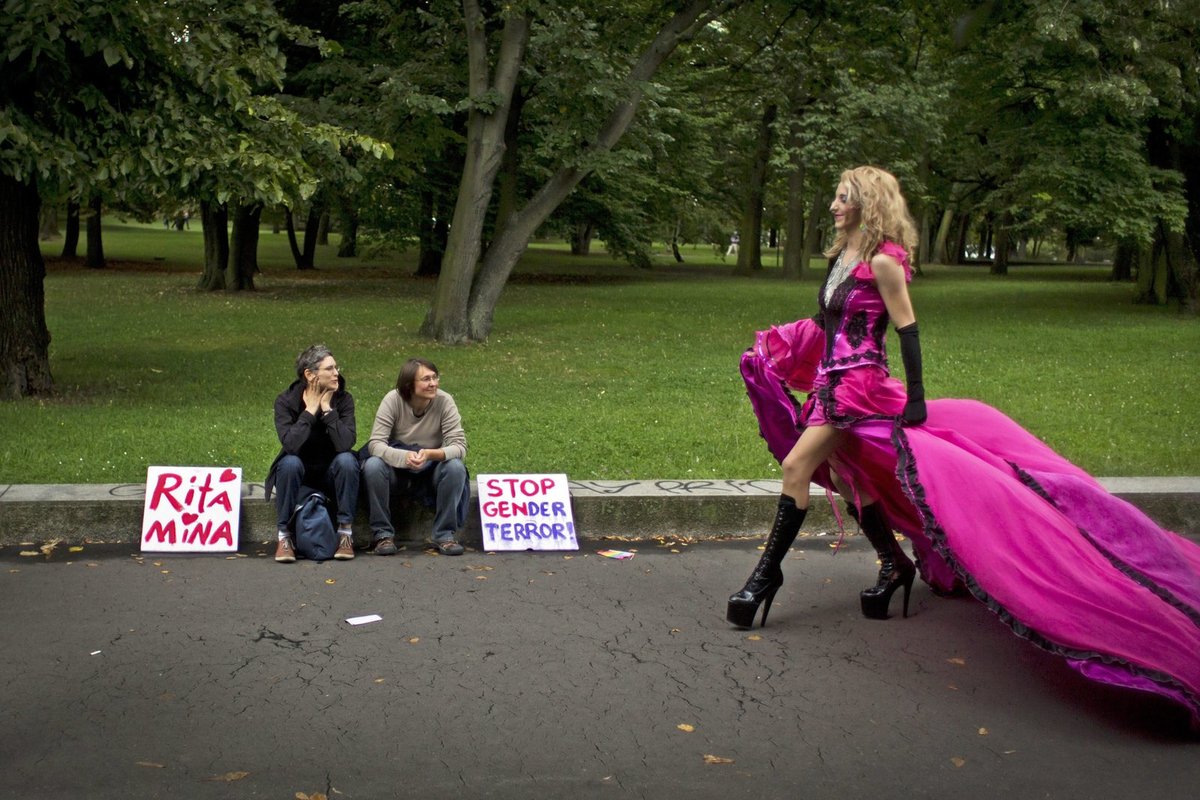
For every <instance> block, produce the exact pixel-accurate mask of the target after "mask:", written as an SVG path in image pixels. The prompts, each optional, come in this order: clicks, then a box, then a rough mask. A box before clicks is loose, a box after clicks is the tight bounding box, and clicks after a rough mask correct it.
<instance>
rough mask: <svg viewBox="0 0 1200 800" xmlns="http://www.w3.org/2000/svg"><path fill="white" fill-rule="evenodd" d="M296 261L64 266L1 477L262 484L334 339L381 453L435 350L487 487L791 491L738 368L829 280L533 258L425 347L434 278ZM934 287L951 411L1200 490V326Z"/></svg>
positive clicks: (933, 328)
mask: <svg viewBox="0 0 1200 800" xmlns="http://www.w3.org/2000/svg"><path fill="white" fill-rule="evenodd" d="M59 246H60V245H59V243H57V242H50V243H48V244H47V254H48V255H53V254H56V252H57V248H58V247H59ZM286 247H287V245H286V238H285V237H284V236H283V235H278V236H274V235H271V234H270V232H269V231H266V230H264V233H263V240H262V247H261V253H260V261H261V264H262V267H263V274H262V275H260V276H259V278H258V281H257V283H258V291H255V292H246V293H240V294H227V293H220V292H218V293H202V292H198V291H196V290H195V289H194V286H195V284H196V281H197V278H198V274H199V264H200V260H201V252H202V251H201V238H200V233H199V231H198V230H192V231H187V232H176V231H167V230H163V229H161V228H157V229H156V228H155V227H154V226H118V225H113V226H108V227H106V230H105V248H106V253H107V255H108V257H109V258H110V259H112V260H113V261H114V263H113V265H112V266H111V267H110V268H109V269H106V270H85V269H82V268H81V267H78V266H71V265H65V264H62V263H56V262H54V261H53V260H52V261H51V263H50V266H49V274H48V276H47V279H46V295H47V301H46V307H47V316H48V320H49V326H50V330H51V333H52V336H53V343H52V346H51V367H52V370H53V373H54V378H55V381H56V383H57V386H58V389H59V394H58V396H56V397H53V398H48V399H37V400H26V401H21V402H16V403H4V404H0V429H2V430H3V431H4V435H3V439H2V444H0V483H117V482H141V481H143V480H144V479H145V469H146V467H147V466H148V465H152V464H180V465H182V464H194V465H208V464H228V465H238V466H241V467H243V469H244V473H245V475H246V478H247V479H249V480H261V479H262V478H263V477H264V476H265V473H266V470H267V467H268V465H269V464H270V462H271V459H272V458H273V457H274V455H275V453H276V451H277V447H278V443H277V440H276V438H275V432H274V429H273V426H272V415H271V407H272V402H273V400H274V398H275V395H276V394H277V393H278V392H279V391H281V390H282V389H283V388H284V387H285V386H287V384H288V383H290V381H291V380H292V378H293V377H294V371H293V366H292V365H293V360H294V358H295V355H296V353H298V352H299V351H300V350H301V349H302V348H303V347H305V346H306V345H308V344H309V343H311V342H313V341H324V342H326V343H328V344H329V345H330V346H331V347H332V348H333V350H334V352H335V354H336V355H337V358H338V361H339V363H340V364H342V365H343V366H344V368H345V375H346V378H347V381H348V383H349V388H350V390H351V391H352V392H353V394H354V396H355V399H356V401H357V403H358V431H359V438H358V441H359V444H362V443H364V442H365V441H366V437H367V435H368V433H369V431H370V427H371V422H372V419H373V417H374V412H375V408H376V405H377V404H378V402H379V399H380V398H381V397H382V396H383V394H384V393H385V392H386V391H387V390H388V389H389V388H391V386H392V385H393V383H394V381H395V377H396V372H397V371H398V369H399V366H400V364H401V362H402V361H403V360H404V359H405V358H407V357H409V356H412V355H424V356H426V357H428V358H431V359H432V360H433V361H434V362H436V363H437V364H438V366H439V368H440V369H441V371H442V374H443V378H444V380H443V388H444V389H445V390H446V391H448V392H450V393H451V394H453V395H454V396H455V398H456V399H457V401H458V404H459V407H460V409H461V410H462V413H463V417H464V420H465V424H466V428H467V435H468V439H469V442H470V446H471V452H470V455H469V459H468V460H469V463H470V465H471V467H472V470H473V471H474V472H475V473H480V472H565V473H567V474H568V475H570V476H571V477H572V478H576V479H648V478H679V479H687V478H691V479H705V478H755V477H767V476H777V475H778V466H777V465H776V464H775V463H774V462H773V460H772V459H771V457H770V455H769V454H768V453H767V450H766V447H765V445H764V443H763V442H762V440H761V439H760V438H759V436H758V431H757V426H756V423H755V420H754V416H753V414H752V413H751V411H750V407H749V403H748V401H747V399H746V396H745V390H744V388H743V386H742V382H741V378H740V375H739V374H738V359H739V356H740V354H741V352H742V350H744V349H745V348H746V347H747V346H748V345H749V344H750V343H751V341H752V339H753V335H754V331H755V330H757V329H759V328H761V327H764V326H766V325H767V324H770V323H777V322H784V321H788V320H791V319H795V318H797V317H800V316H804V315H808V314H811V313H812V311H813V310H814V309H815V293H816V285H817V278H818V276H819V270H817V269H814V270H812V274H811V279H810V280H809V281H808V282H807V283H798V284H797V283H785V282H782V281H781V280H779V279H778V278H777V277H774V274H775V272H776V271H775V270H774V269H768V270H767V271H766V274H765V275H763V276H757V277H754V278H739V277H736V276H734V275H733V270H732V264H730V263H725V264H722V263H721V262H720V261H719V259H717V258H715V257H714V255H713V253H712V251H711V249H708V248H700V249H696V250H693V251H691V252H690V253H689V254H688V259H689V261H688V263H687V264H685V265H679V266H677V265H675V264H674V263H673V262H672V261H671V260H670V259H668V258H666V257H663V258H662V260H661V262H660V265H659V266H657V267H656V268H655V269H654V270H652V271H639V270H634V269H631V268H629V267H627V266H625V265H623V264H620V263H617V262H614V261H613V260H611V259H609V258H608V257H606V256H603V255H596V256H591V257H588V258H586V259H579V258H572V257H571V256H569V255H568V254H566V253H565V252H564V251H563V250H562V249H561V248H553V247H549V248H536V249H534V250H532V251H531V252H530V253H529V254H528V255H527V257H526V258H525V259H524V260H523V262H522V264H521V266H520V267H519V269H518V273H517V274H516V275H514V278H513V280H512V281H511V282H510V285H509V286H508V288H507V289H506V290H505V293H504V296H503V298H502V299H501V303H500V306H499V308H498V309H497V312H496V320H495V328H494V331H493V334H492V337H491V338H490V339H489V341H488V342H487V343H485V344H476V345H470V346H464V347H444V346H440V345H435V344H432V343H430V342H428V341H425V340H423V339H421V338H420V337H419V336H418V335H417V331H418V329H419V327H420V324H421V321H422V319H423V317H424V314H425V311H426V309H427V307H428V301H429V297H430V295H431V293H432V291H433V288H434V283H433V281H429V280H418V279H415V278H413V277H411V273H412V264H411V260H412V254H408V255H405V256H401V257H399V258H394V257H390V258H386V259H384V258H374V259H349V260H347V259H336V258H335V257H334V249H333V248H322V249H321V250H320V252H319V254H318V258H317V263H318V267H319V269H317V270H314V271H305V272H300V271H297V270H295V269H294V268H293V267H291V266H290V263H291V262H290V257H289V256H288V254H287V250H286ZM127 259H128V260H130V261H133V260H136V261H138V262H141V263H139V264H136V265H135V264H129V263H124V262H125V260H127ZM767 262H768V263H769V264H774V263H775V261H774V258H773V256H772V257H768V259H767ZM912 293H913V298H914V302H915V304H916V307H917V314H918V317H919V318H920V321H921V331H922V345H923V347H924V351H925V372H926V375H925V383H926V387H927V392H928V394H929V396H931V397H949V396H954V397H973V398H977V399H980V400H983V401H985V402H988V403H991V404H992V405H995V406H996V407H998V408H1000V409H1001V410H1003V411H1005V412H1006V413H1008V414H1009V415H1011V416H1013V417H1014V418H1015V419H1017V420H1018V421H1019V422H1021V423H1022V424H1023V425H1025V426H1026V427H1027V428H1029V429H1030V430H1032V431H1033V432H1035V433H1036V434H1037V435H1039V436H1041V437H1042V438H1043V439H1045V440H1046V441H1047V442H1048V443H1049V444H1050V445H1051V446H1053V447H1054V448H1056V449H1057V450H1059V451H1060V452H1062V453H1063V454H1064V455H1066V456H1068V457H1069V458H1071V459H1072V460H1074V461H1075V462H1076V463H1078V464H1080V465H1081V466H1083V467H1084V468H1086V469H1088V470H1089V471H1091V472H1092V473H1093V474H1097V475H1195V474H1200V433H1197V431H1200V403H1197V402H1196V397H1197V396H1200V374H1198V371H1197V369H1196V363H1197V357H1198V356H1200V324H1198V323H1197V322H1196V320H1194V319H1190V318H1185V317H1181V316H1180V315H1178V314H1177V313H1175V312H1174V311H1168V310H1164V309H1155V308H1147V307H1139V306H1134V305H1132V304H1131V303H1130V297H1131V294H1132V287H1130V286H1128V285H1114V284H1111V283H1109V282H1108V281H1107V270H1105V269H1103V268H1055V267H1020V268H1016V269H1014V270H1013V274H1011V275H1009V276H1008V277H1007V278H993V277H990V276H988V275H987V274H986V271H985V270H984V269H981V268H962V267H960V268H954V269H950V268H940V267H933V268H929V269H927V274H926V276H924V277H922V278H920V279H918V280H917V281H916V282H915V283H914V284H913V289H912ZM891 348H892V350H893V352H895V351H896V349H897V348H896V344H895V337H894V334H892V343H891ZM896 361H898V359H896ZM896 366H897V368H898V366H899V365H898V364H897V365H896ZM897 371H898V370H897Z"/></svg>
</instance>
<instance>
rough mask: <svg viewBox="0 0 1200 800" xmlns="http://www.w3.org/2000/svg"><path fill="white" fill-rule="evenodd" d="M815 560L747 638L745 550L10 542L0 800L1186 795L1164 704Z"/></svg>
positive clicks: (1193, 760)
mask: <svg viewBox="0 0 1200 800" xmlns="http://www.w3.org/2000/svg"><path fill="white" fill-rule="evenodd" d="M829 541H830V540H828V539H807V540H802V541H801V542H800V543H798V545H797V547H796V548H795V549H794V550H793V552H792V554H791V555H790V556H789V558H788V560H787V561H786V562H785V564H784V569H785V576H786V582H785V584H784V587H783V589H782V590H781V591H780V593H779V596H778V597H777V598H776V601H775V606H774V607H773V608H772V610H771V616H770V620H769V622H768V626H767V627H766V628H756V629H754V631H752V632H748V631H739V630H736V629H733V628H731V627H730V626H729V625H728V624H727V623H725V621H724V606H725V598H726V597H727V596H728V594H729V593H730V592H731V591H733V590H735V589H738V588H740V586H741V583H742V581H743V580H744V579H745V577H746V575H747V574H748V573H749V571H750V569H751V567H752V566H753V563H754V561H755V559H756V558H757V555H758V553H757V551H756V550H755V545H754V543H751V542H728V543H708V542H706V543H703V544H692V545H683V544H679V543H667V544H663V543H640V544H637V545H630V544H625V545H620V544H618V545H616V546H617V547H624V548H626V549H632V548H636V549H637V555H636V557H634V558H633V559H630V560H627V561H615V560H611V559H607V558H603V557H601V556H599V555H597V554H596V552H595V550H596V549H598V548H600V547H604V546H606V543H596V542H585V543H583V546H584V548H585V549H582V550H580V551H579V552H578V553H575V554H570V555H569V556H568V555H567V554H561V553H542V554H534V553H516V554H501V555H487V554H483V553H478V552H472V551H468V552H467V554H466V555H465V556H463V557H458V558H448V557H440V556H437V555H433V554H430V553H427V552H424V551H421V550H413V549H411V547H410V549H408V550H405V551H402V552H401V553H400V554H399V555H397V556H394V557H391V558H379V557H372V556H369V555H365V554H360V556H359V557H358V558H356V559H355V560H354V561H350V562H333V561H330V562H326V563H323V564H316V563H311V562H304V561H301V562H298V563H296V564H293V565H280V564H276V563H274V561H272V560H271V559H270V558H269V555H268V552H267V550H266V549H265V548H251V549H249V550H247V551H246V552H244V553H243V554H241V556H240V557H231V558H228V559H226V558H222V557H213V556H205V557H181V556H175V557H154V556H150V555H147V556H145V557H142V556H140V555H139V554H137V553H134V552H132V551H131V548H130V547H129V546H128V545H105V546H97V545H89V546H86V547H85V548H84V549H83V550H82V551H80V552H69V551H66V549H65V547H61V546H60V547H59V548H57V549H56V550H55V551H54V552H53V554H52V555H51V557H49V558H46V557H44V556H41V555H38V556H35V557H30V556H21V555H20V554H19V551H20V550H21V548H5V549H3V550H0V637H2V638H0V664H2V669H0V676H2V678H0V685H2V686H3V689H2V691H0V715H2V719H3V723H2V727H0V764H2V765H3V769H0V796H4V797H22V798H35V799H40V798H46V799H47V800H49V799H51V798H89V799H94V798H122V800H128V799H129V798H243V797H245V798H251V797H253V798H280V799H281V800H290V799H291V798H294V797H297V796H299V795H307V796H310V797H311V796H313V795H314V794H317V793H321V794H325V795H326V796H327V797H329V798H346V799H350V798H407V797H433V798H442V797H454V798H505V799H507V798H514V799H515V798H560V797H570V798H572V800H579V799H580V798H593V797H594V798H670V797H678V798H683V797H687V798H722V799H724V798H782V797H804V798H861V797H868V796H875V795H879V796H890V795H896V796H903V797H910V798H952V797H969V798H972V800H986V799H987V798H1014V797H1015V798H1035V797H1037V798H1091V797H1105V798H1125V797H1139V798H1140V797H1145V798H1156V799H1158V798H1175V797H1180V798H1183V797H1192V796H1194V794H1193V793H1194V791H1195V787H1196V786H1197V785H1200V758H1197V756H1198V755H1200V740H1198V739H1197V737H1196V736H1194V735H1192V734H1189V733H1188V732H1187V729H1186V725H1185V722H1184V719H1183V715H1182V714H1181V713H1178V712H1177V710H1176V709H1174V708H1173V707H1170V706H1169V705H1167V704H1166V703H1164V702H1160V701H1158V700H1156V699H1154V698H1148V697H1143V696H1141V695H1133V694H1131V693H1123V692H1118V691H1116V690H1111V689H1105V688H1103V687H1099V686H1097V685H1094V684H1091V683H1088V682H1087V681H1084V680H1083V679H1082V678H1080V677H1078V676H1077V675H1076V674H1075V673H1074V672H1072V671H1071V670H1069V669H1068V668H1067V667H1066V666H1065V665H1063V664H1062V663H1061V662H1060V661H1059V660H1058V659H1056V658H1053V657H1051V656H1049V655H1047V654H1045V653H1042V652H1041V651H1039V650H1037V649H1036V648H1034V647H1033V646H1031V645H1029V644H1028V643H1026V642H1023V641H1021V640H1019V639H1017V638H1016V637H1014V636H1013V635H1012V634H1011V633H1010V632H1009V631H1008V630H1007V629H1006V628H1004V627H1003V626H1002V625H1001V624H1000V623H999V622H998V621H997V620H996V619H995V618H994V617H993V616H992V615H991V614H990V612H988V611H987V610H986V609H985V608H983V607H982V606H981V605H980V604H978V603H976V602H974V601H973V600H970V599H965V598H958V599H946V598H938V597H934V596H933V595H932V594H931V593H930V592H929V590H928V589H927V588H926V587H924V586H920V585H918V586H917V587H916V588H915V589H914V596H913V599H912V609H911V616H910V617H909V618H908V619H906V620H905V619H900V618H899V617H898V616H893V618H892V619H890V620H888V621H886V622H879V621H872V620H867V619H864V618H863V617H862V616H861V615H860V614H859V611H858V598H857V592H858V590H859V589H861V588H863V587H864V586H865V585H866V584H867V583H869V582H870V579H871V577H872V575H873V571H874V569H875V565H874V561H873V556H872V555H871V554H869V553H868V552H867V551H866V550H865V549H863V544H862V543H855V542H853V541H851V545H850V546H849V547H847V548H846V549H845V551H844V552H842V553H840V554H838V555H837V556H836V557H835V556H833V555H832V554H831V552H830V548H829ZM272 552H273V551H272ZM898 608H899V603H898V601H897V602H894V603H893V609H894V610H896V611H897V612H898ZM366 614H379V615H380V616H382V620H381V621H379V622H374V623H370V624H366V625H361V626H351V625H349V624H347V623H346V622H345V619H346V618H348V617H354V616H361V615H366ZM1188 786H1191V787H1192V788H1191V789H1188V788H1187V787H1188Z"/></svg>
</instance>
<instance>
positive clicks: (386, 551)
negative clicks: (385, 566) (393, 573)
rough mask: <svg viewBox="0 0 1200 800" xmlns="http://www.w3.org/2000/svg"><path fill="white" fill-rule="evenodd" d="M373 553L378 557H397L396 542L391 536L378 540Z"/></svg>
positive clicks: (372, 549) (372, 550)
mask: <svg viewBox="0 0 1200 800" xmlns="http://www.w3.org/2000/svg"><path fill="white" fill-rule="evenodd" d="M371 552H372V553H374V554H375V555H377V556H394V555H396V540H395V539H394V538H392V537H391V536H387V537H384V538H383V539H376V540H375V546H374V547H373V548H371Z"/></svg>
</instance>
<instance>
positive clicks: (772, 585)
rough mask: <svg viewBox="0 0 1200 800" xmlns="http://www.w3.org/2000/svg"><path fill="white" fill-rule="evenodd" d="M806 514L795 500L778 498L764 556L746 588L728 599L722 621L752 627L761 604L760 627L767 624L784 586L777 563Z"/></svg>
mask: <svg viewBox="0 0 1200 800" xmlns="http://www.w3.org/2000/svg"><path fill="white" fill-rule="evenodd" d="M807 513H808V509H806V508H797V507H796V501H795V500H793V499H792V498H791V497H789V496H787V495H780V497H779V508H778V510H777V511H776V513H775V522H774V524H773V525H772V526H771V533H770V534H769V535H768V536H767V543H766V545H765V546H764V547H763V554H762V556H761V557H760V558H759V560H758V564H757V565H756V566H755V567H754V571H753V572H752V573H750V578H749V580H747V581H746V585H745V586H743V587H742V590H741V591H739V592H737V593H736V594H734V595H732V596H730V598H729V607H728V608H727V610H726V612H725V619H727V620H728V621H729V622H731V623H732V624H734V625H736V626H737V627H739V628H753V627H754V618H755V617H756V616H758V607H759V606H760V605H761V606H763V615H762V624H763V625H766V624H767V614H768V613H769V612H770V611H771V602H772V601H773V600H774V599H775V593H776V592H778V591H779V587H780V586H782V585H783V570H782V569H780V568H779V564H780V562H782V561H783V557H784V555H785V554H786V553H787V551H788V548H790V547H791V546H792V542H794V541H796V534H798V533H799V532H800V525H801V524H802V523H803V522H804V516H805V514H807Z"/></svg>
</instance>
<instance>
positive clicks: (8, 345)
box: [0, 175, 54, 400]
mask: <svg viewBox="0 0 1200 800" xmlns="http://www.w3.org/2000/svg"><path fill="white" fill-rule="evenodd" d="M40 205H41V199H40V198H39V197H38V192H37V188H36V187H35V186H34V185H32V184H28V183H21V182H18V181H17V180H15V179H13V178H11V177H9V176H8V175H0V381H2V382H0V397H2V398H3V399H5V400H15V399H17V398H20V397H28V396H31V395H46V394H50V392H51V391H52V390H53V388H54V385H53V381H52V380H51V378H50V331H49V330H48V329H47V328H46V295H45V287H44V282H45V277H46V265H45V262H44V261H42V251H41V249H40V248H39V247H38V208H39V206H40Z"/></svg>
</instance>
